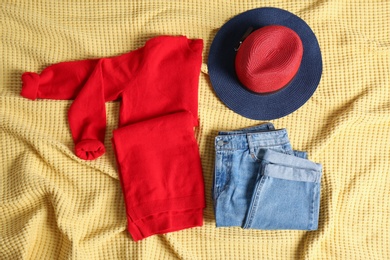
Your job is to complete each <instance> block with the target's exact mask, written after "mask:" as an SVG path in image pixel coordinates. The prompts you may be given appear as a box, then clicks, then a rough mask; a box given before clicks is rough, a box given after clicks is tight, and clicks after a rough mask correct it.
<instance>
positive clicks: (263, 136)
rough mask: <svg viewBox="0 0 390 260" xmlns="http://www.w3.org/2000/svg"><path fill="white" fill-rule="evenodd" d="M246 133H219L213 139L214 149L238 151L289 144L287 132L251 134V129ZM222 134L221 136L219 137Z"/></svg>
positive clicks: (273, 131)
mask: <svg viewBox="0 0 390 260" xmlns="http://www.w3.org/2000/svg"><path fill="white" fill-rule="evenodd" d="M247 130H249V131H248V132H247V133H245V132H244V133H240V131H245V129H243V130H239V131H232V132H233V133H232V132H220V135H218V136H217V137H216V138H215V149H216V150H217V151H219V150H238V149H247V148H249V147H270V146H275V145H283V144H286V143H289V139H288V135H287V130H286V129H280V130H270V131H269V130H268V131H267V132H252V131H251V128H248V129H247ZM221 133H222V135H221Z"/></svg>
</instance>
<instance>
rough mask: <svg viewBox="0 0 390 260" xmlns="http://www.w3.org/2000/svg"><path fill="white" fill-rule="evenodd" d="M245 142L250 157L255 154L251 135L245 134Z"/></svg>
mask: <svg viewBox="0 0 390 260" xmlns="http://www.w3.org/2000/svg"><path fill="white" fill-rule="evenodd" d="M246 141H247V143H248V147H249V152H250V154H251V155H253V154H255V148H254V145H253V137H252V134H250V133H247V134H246Z"/></svg>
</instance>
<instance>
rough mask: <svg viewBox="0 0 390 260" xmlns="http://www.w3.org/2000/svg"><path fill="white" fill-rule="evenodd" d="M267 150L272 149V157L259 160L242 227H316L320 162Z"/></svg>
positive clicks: (311, 228)
mask: <svg viewBox="0 0 390 260" xmlns="http://www.w3.org/2000/svg"><path fill="white" fill-rule="evenodd" d="M266 153H267V154H268V155H269V154H270V153H272V154H273V157H274V160H273V162H270V161H267V160H264V161H263V162H262V166H261V169H260V172H259V175H258V179H257V182H256V187H255V192H254V194H253V197H252V204H251V206H250V209H249V211H248V214H247V219H246V223H245V226H244V228H254V229H298V230H316V229H317V228H318V216H319V203H320V180H321V168H320V166H319V165H318V164H315V163H313V162H310V161H308V160H305V159H301V158H297V157H295V156H291V155H284V154H281V153H275V152H273V151H267V152H266ZM264 157H265V158H266V157H267V155H265V156H264ZM291 157H294V158H291ZM275 158H277V159H275ZM290 162H293V163H291V164H290ZM311 166H313V167H311Z"/></svg>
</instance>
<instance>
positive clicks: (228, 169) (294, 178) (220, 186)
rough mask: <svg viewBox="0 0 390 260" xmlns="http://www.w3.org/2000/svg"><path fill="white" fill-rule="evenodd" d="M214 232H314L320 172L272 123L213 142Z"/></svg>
mask: <svg viewBox="0 0 390 260" xmlns="http://www.w3.org/2000/svg"><path fill="white" fill-rule="evenodd" d="M215 149H216V157H215V172H214V185H213V200H214V210H215V218H216V225H217V227H230V226H239V227H242V228H245V229H299V230H316V229H317V228H318V215H319V205H320V183H321V172H322V166H321V165H320V164H317V163H314V162H311V161H309V160H307V159H306V158H307V154H306V153H305V152H301V151H294V150H292V148H291V145H290V142H289V139H288V136H287V131H286V130H285V129H280V130H275V129H274V126H273V125H272V124H271V123H266V124H262V125H259V126H255V127H251V128H246V129H241V130H237V131H230V132H219V135H218V136H217V137H216V138H215Z"/></svg>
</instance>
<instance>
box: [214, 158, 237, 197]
mask: <svg viewBox="0 0 390 260" xmlns="http://www.w3.org/2000/svg"><path fill="white" fill-rule="evenodd" d="M221 156H222V158H221V160H222V162H223V159H224V158H223V157H224V156H226V157H227V158H226V159H227V164H226V168H225V169H223V170H222V171H219V172H218V173H219V174H218V178H219V180H220V177H221V176H220V175H221V172H225V174H226V179H225V182H224V183H222V184H221V185H216V186H217V187H216V188H217V192H218V194H217V195H216V196H215V200H218V198H219V197H220V196H221V194H222V193H223V192H224V191H225V190H226V189H227V188H228V186H229V185H228V183H229V182H230V179H231V169H232V164H233V163H232V161H233V153H229V154H227V155H226V154H223V155H221ZM222 165H223V163H222ZM219 183H220V182H218V181H217V180H216V184H219Z"/></svg>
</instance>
